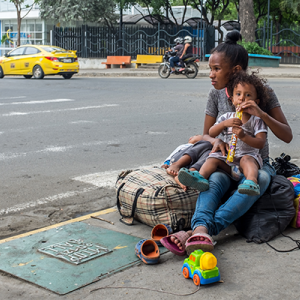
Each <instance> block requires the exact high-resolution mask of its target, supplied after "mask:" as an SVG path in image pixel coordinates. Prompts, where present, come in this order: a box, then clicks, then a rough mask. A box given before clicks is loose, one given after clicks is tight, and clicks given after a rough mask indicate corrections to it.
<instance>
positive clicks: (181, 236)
mask: <svg viewBox="0 0 300 300" xmlns="http://www.w3.org/2000/svg"><path fill="white" fill-rule="evenodd" d="M172 236H173V237H175V238H176V239H178V240H179V242H180V243H181V245H182V249H179V248H178V246H177V245H176V244H174V243H173V242H172V241H171V237H172ZM189 237H190V236H189V235H188V234H187V233H186V232H185V231H183V230H182V231H178V232H176V233H173V234H170V235H168V236H166V237H164V238H162V239H161V240H160V242H161V244H162V245H163V246H164V247H165V248H167V249H168V250H170V251H171V252H172V253H174V254H176V255H179V256H183V255H185V254H186V252H185V242H186V241H187V239H188V238H189Z"/></svg>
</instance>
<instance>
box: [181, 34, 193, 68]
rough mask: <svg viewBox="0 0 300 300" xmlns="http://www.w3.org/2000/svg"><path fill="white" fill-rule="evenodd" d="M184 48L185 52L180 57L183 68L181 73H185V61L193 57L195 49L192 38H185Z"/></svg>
mask: <svg viewBox="0 0 300 300" xmlns="http://www.w3.org/2000/svg"><path fill="white" fill-rule="evenodd" d="M183 40H184V48H183V51H182V54H181V56H180V57H179V61H180V64H181V66H182V68H181V69H180V70H179V72H182V71H184V69H185V68H184V62H183V61H184V60H185V59H186V58H188V57H192V56H193V47H192V41H193V40H192V38H191V37H190V36H189V35H187V36H185V37H184V39H183Z"/></svg>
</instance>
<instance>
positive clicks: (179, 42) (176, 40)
mask: <svg viewBox="0 0 300 300" xmlns="http://www.w3.org/2000/svg"><path fill="white" fill-rule="evenodd" d="M174 42H175V43H176V44H182V43H183V38H181V37H177V38H176V39H175V40H174Z"/></svg>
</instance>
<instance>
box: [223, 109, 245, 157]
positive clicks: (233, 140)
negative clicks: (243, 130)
mask: <svg viewBox="0 0 300 300" xmlns="http://www.w3.org/2000/svg"><path fill="white" fill-rule="evenodd" d="M235 116H236V118H239V119H240V120H242V116H243V111H237V112H236V113H235ZM236 142H237V136H236V134H234V133H233V134H232V136H231V141H230V148H229V151H228V154H227V159H226V162H227V163H231V162H233V159H234V155H235V149H236Z"/></svg>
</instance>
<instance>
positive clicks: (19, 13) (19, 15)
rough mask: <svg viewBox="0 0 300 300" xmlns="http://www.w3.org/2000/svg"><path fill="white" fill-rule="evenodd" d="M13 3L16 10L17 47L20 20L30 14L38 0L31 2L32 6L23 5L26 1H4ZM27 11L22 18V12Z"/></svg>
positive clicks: (19, 35)
mask: <svg viewBox="0 0 300 300" xmlns="http://www.w3.org/2000/svg"><path fill="white" fill-rule="evenodd" d="M5 1H9V2H11V3H13V4H14V5H15V7H16V9H17V23H18V38H17V46H20V45H21V23H22V20H23V19H24V18H25V17H26V16H27V15H28V14H29V13H30V11H31V10H32V9H33V7H34V5H35V4H37V3H38V2H39V0H32V4H24V2H25V1H26V0H5ZM24 9H27V11H26V13H25V14H24V15H23V16H22V10H24Z"/></svg>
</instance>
